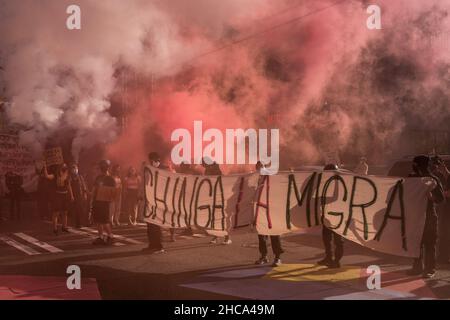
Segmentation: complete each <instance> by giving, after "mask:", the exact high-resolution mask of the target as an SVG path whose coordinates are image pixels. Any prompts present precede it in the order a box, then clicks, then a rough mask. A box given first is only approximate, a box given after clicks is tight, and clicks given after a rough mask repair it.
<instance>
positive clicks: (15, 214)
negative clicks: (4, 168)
mask: <svg viewBox="0 0 450 320" xmlns="http://www.w3.org/2000/svg"><path fill="white" fill-rule="evenodd" d="M5 184H6V188H7V189H8V193H9V199H10V206H9V208H10V217H11V220H20V218H21V214H20V213H21V212H20V202H21V200H22V195H23V193H24V191H23V188H22V185H23V177H22V176H20V175H18V174H15V173H13V172H11V171H10V172H7V173H6V175H5Z"/></svg>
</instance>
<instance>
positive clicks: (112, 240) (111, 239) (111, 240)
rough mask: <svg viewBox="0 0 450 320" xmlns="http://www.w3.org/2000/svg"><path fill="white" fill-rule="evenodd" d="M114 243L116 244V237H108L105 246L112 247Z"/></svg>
mask: <svg viewBox="0 0 450 320" xmlns="http://www.w3.org/2000/svg"><path fill="white" fill-rule="evenodd" d="M113 243H114V237H109V236H108V237H106V241H105V244H106V245H108V246H112V245H113Z"/></svg>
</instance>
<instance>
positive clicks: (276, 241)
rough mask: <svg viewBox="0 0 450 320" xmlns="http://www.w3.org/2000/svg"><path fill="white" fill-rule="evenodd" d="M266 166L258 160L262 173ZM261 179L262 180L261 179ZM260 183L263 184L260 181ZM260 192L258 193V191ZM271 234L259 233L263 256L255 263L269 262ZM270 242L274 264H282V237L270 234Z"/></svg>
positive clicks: (258, 169) (257, 165) (259, 170)
mask: <svg viewBox="0 0 450 320" xmlns="http://www.w3.org/2000/svg"><path fill="white" fill-rule="evenodd" d="M264 168H265V166H264V165H263V164H262V162H261V161H258V162H257V163H256V171H258V172H259V173H260V174H264ZM262 178H263V176H260V179H262ZM260 181H261V180H260ZM258 185H261V186H262V184H260V183H258ZM256 194H258V193H256ZM268 238H269V236H267V235H263V234H258V244H259V246H258V247H259V253H260V255H261V257H260V258H259V259H258V260H257V261H256V262H255V264H258V265H261V264H266V263H269V259H268V258H267V240H268ZM270 242H271V244H272V252H273V254H274V260H273V264H272V266H274V267H278V266H280V265H281V254H282V253H283V252H284V251H283V248H282V246H281V239H280V236H279V235H277V236H270Z"/></svg>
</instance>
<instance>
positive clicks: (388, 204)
mask: <svg viewBox="0 0 450 320" xmlns="http://www.w3.org/2000/svg"><path fill="white" fill-rule="evenodd" d="M144 177H145V179H144V182H145V197H146V210H145V217H146V221H147V222H150V223H154V224H158V225H160V226H163V227H168V228H184V227H187V226H191V227H193V228H196V229H203V230H205V231H207V232H208V233H210V234H214V235H224V234H226V233H227V232H232V231H233V230H235V229H238V228H241V227H244V226H248V225H249V224H251V223H255V224H256V229H257V231H258V233H259V234H264V235H280V234H284V233H288V232H292V231H296V230H299V229H300V228H308V227H313V226H318V225H321V224H324V225H325V226H327V227H328V228H330V229H332V230H333V231H335V232H336V233H338V234H340V235H342V236H344V237H345V238H347V239H349V240H352V241H354V242H356V243H359V244H361V245H363V246H365V247H368V248H371V249H374V250H377V251H381V252H385V253H390V254H394V255H399V256H406V257H417V256H418V255H419V252H420V242H421V238H422V232H423V228H424V224H425V211H426V205H427V194H428V192H429V190H430V188H431V187H432V182H431V180H430V179H427V178H423V179H422V178H408V179H402V178H391V177H377V176H357V175H354V174H351V173H344V172H333V171H328V172H309V171H308V172H295V173H289V172H286V173H279V174H277V175H272V176H260V175H259V174H248V175H239V176H222V177H221V176H193V175H182V174H176V173H172V172H168V171H164V170H159V169H156V168H153V167H146V168H145V169H144Z"/></svg>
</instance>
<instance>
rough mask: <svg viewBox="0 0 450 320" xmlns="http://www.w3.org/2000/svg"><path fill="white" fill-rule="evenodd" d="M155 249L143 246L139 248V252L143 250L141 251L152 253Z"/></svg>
mask: <svg viewBox="0 0 450 320" xmlns="http://www.w3.org/2000/svg"><path fill="white" fill-rule="evenodd" d="M155 251H156V249H155V248H150V247H145V248H144V249H142V250H141V252H143V253H153V252H155Z"/></svg>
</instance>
